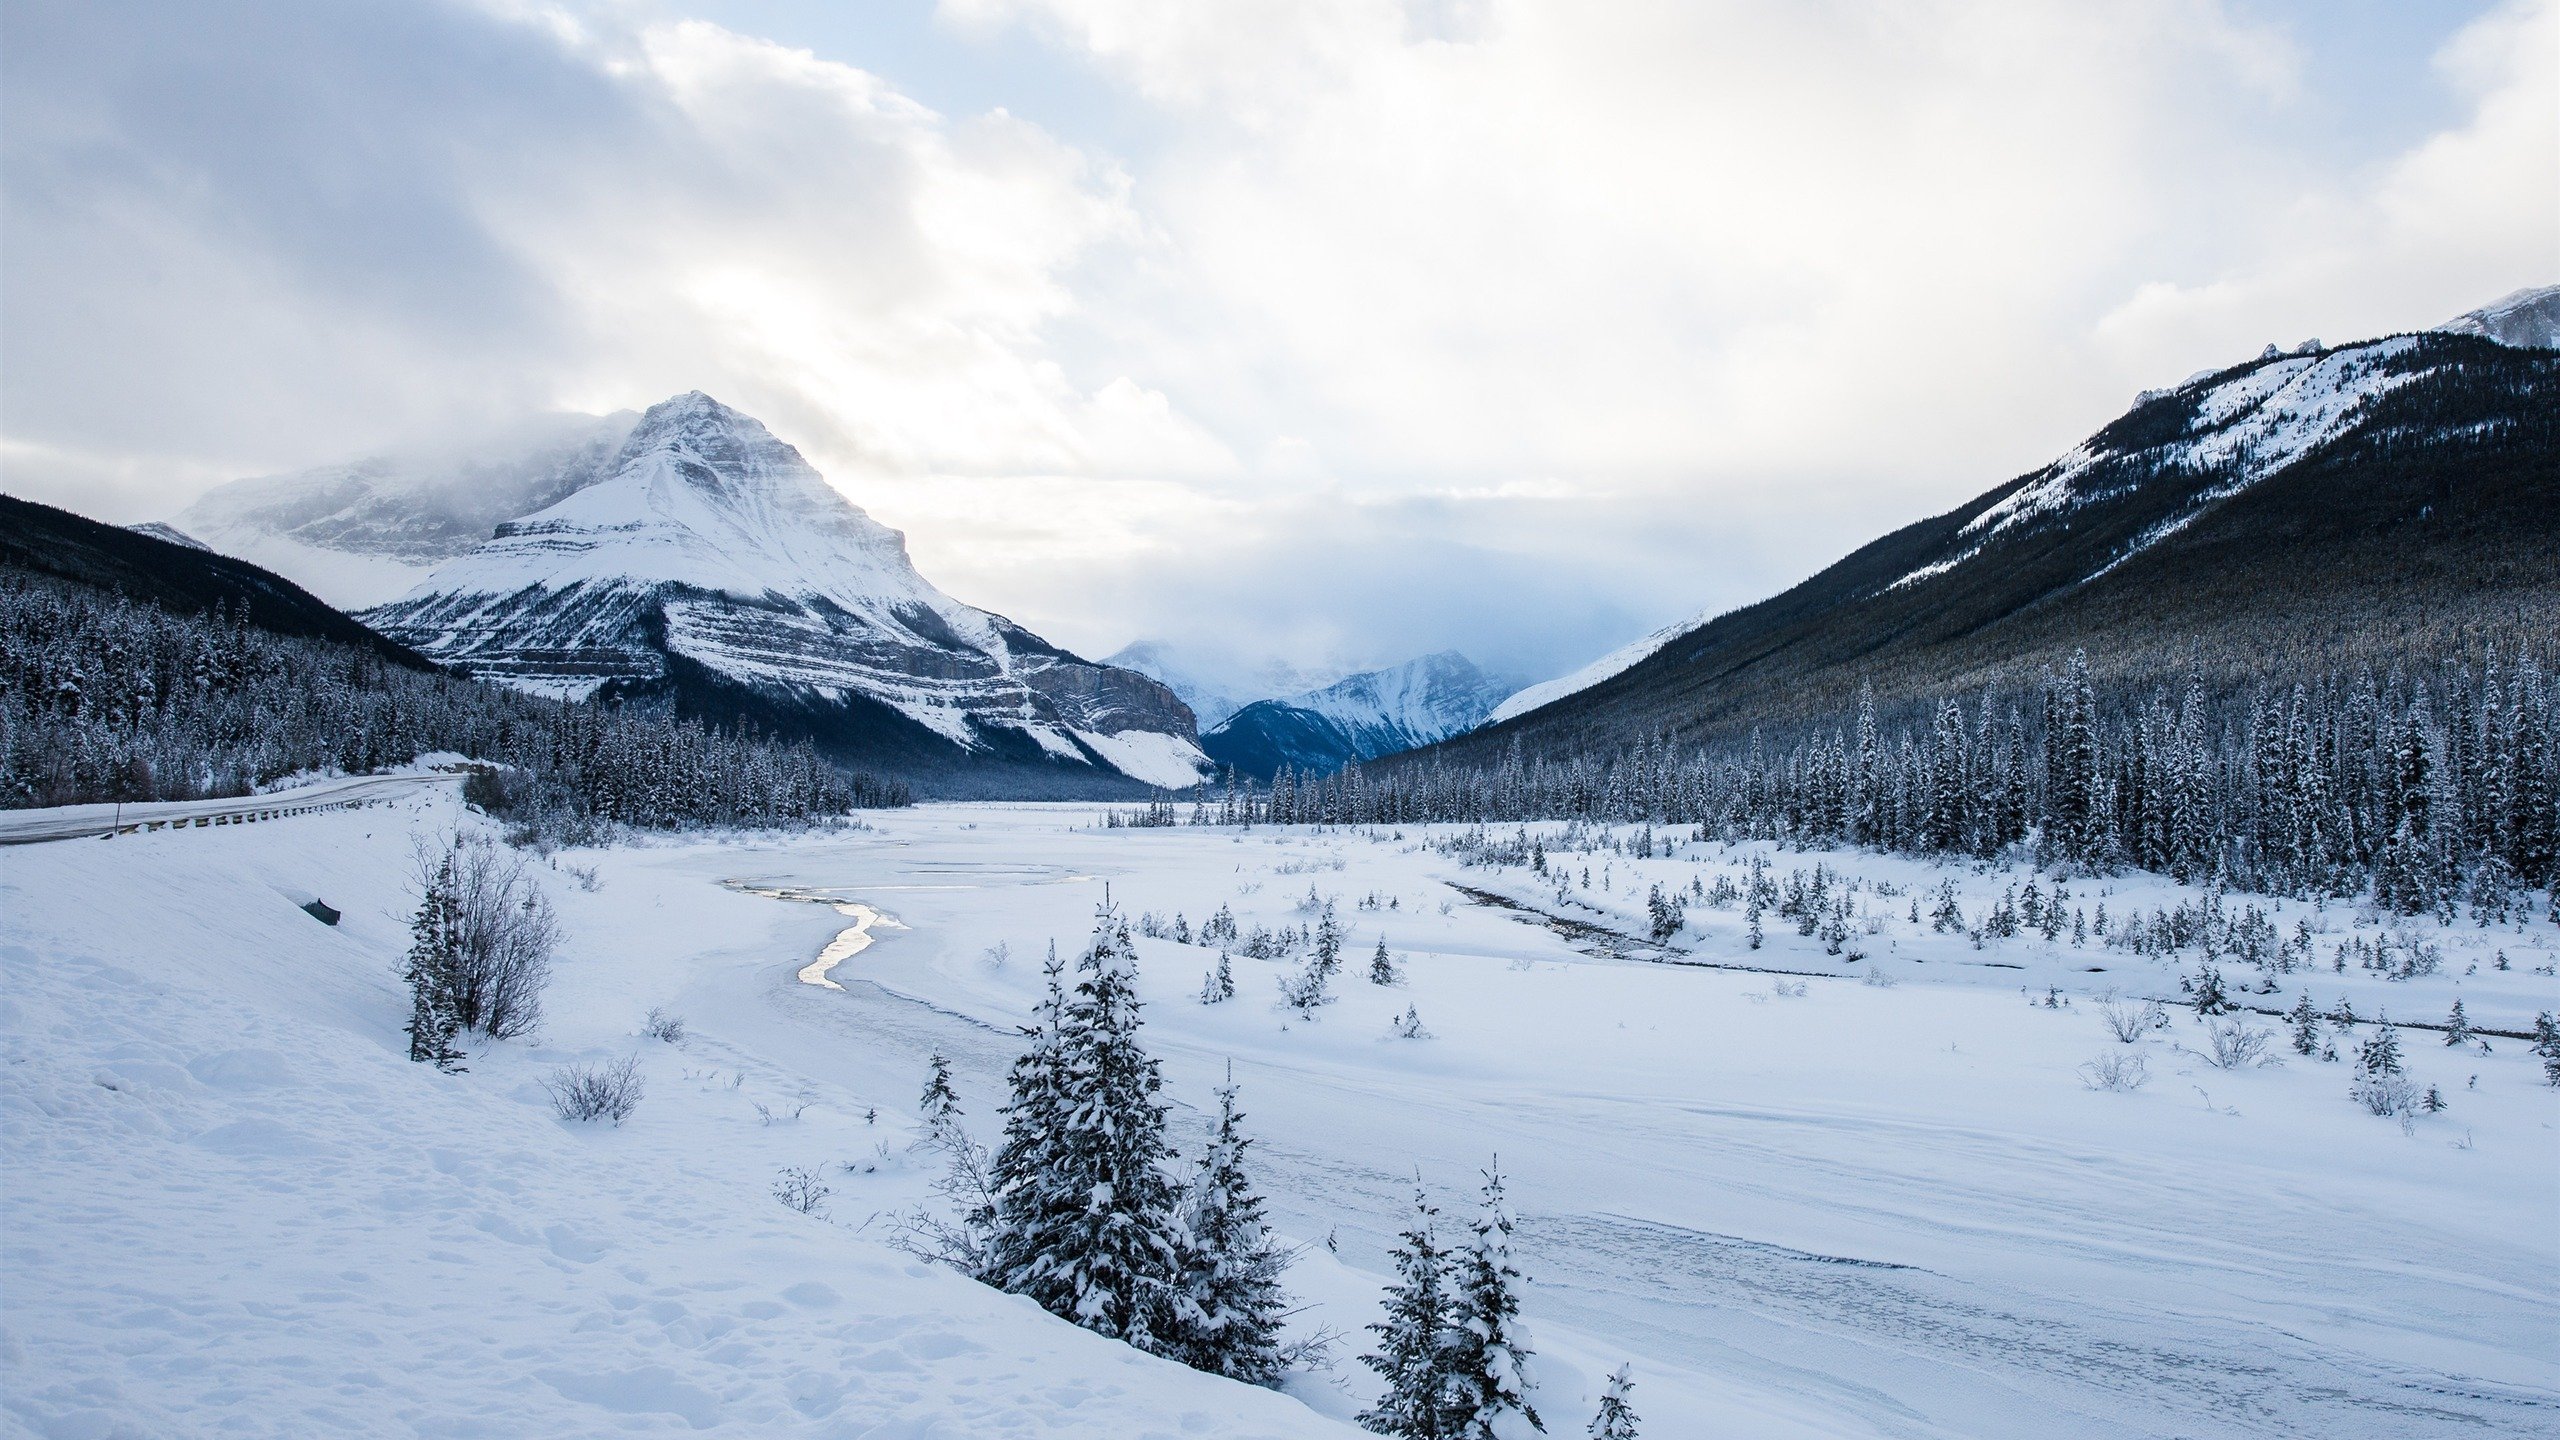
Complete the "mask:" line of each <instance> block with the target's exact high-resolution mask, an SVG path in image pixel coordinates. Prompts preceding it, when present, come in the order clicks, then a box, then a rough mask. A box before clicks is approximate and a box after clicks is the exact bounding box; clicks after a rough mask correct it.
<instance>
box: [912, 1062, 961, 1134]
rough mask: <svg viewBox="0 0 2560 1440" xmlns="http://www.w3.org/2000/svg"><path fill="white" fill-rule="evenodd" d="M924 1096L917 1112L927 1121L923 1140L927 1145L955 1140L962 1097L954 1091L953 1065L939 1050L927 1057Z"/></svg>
mask: <svg viewBox="0 0 2560 1440" xmlns="http://www.w3.org/2000/svg"><path fill="white" fill-rule="evenodd" d="M925 1063H926V1064H927V1065H929V1066H930V1067H932V1068H931V1069H930V1070H928V1071H927V1072H926V1075H925V1080H924V1094H923V1095H922V1096H921V1097H919V1098H918V1099H917V1101H916V1112H917V1114H918V1115H919V1116H921V1117H922V1118H923V1120H924V1136H925V1139H926V1140H928V1141H943V1140H948V1139H950V1138H952V1137H953V1135H954V1134H956V1133H957V1131H958V1130H959V1128H960V1096H959V1094H958V1093H957V1092H955V1091H954V1090H953V1089H952V1088H951V1062H950V1061H948V1060H945V1059H944V1058H942V1052H941V1051H939V1050H936V1051H934V1052H933V1054H932V1055H931V1056H929V1057H927V1059H926V1062H925Z"/></svg>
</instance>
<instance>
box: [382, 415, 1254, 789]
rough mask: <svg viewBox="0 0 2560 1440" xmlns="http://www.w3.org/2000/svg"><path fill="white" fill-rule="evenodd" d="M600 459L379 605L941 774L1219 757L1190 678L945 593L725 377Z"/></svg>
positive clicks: (526, 655) (1086, 785)
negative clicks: (1186, 699)
mask: <svg viewBox="0 0 2560 1440" xmlns="http://www.w3.org/2000/svg"><path fill="white" fill-rule="evenodd" d="M597 469H598V471H599V472H600V478H597V479H595V480H594V481H592V482H591V483H589V484H586V485H584V486H582V487H580V488H578V489H576V490H574V491H572V492H571V493H569V494H568V495H566V496H564V497H562V498H560V499H558V500H557V501H555V502H554V503H552V504H550V505H548V506H546V507H544V508H541V509H538V510H535V511H533V512H532V513H529V514H526V515H522V516H520V517H517V518H514V519H511V520H508V521H506V522H504V523H502V524H500V525H499V526H497V527H496V533H495V534H494V535H493V536H491V537H490V538H488V539H487V540H486V541H485V542H484V543H481V544H480V545H478V546H476V547H475V548H473V549H471V550H469V551H468V552H467V553H465V554H462V555H459V556H457V557H455V558H453V559H451V560H448V561H446V562H445V563H443V564H441V565H439V566H437V567H436V568H435V570H434V571H433V572H432V573H431V574H429V575H428V577H427V578H426V579H425V580H424V581H422V582H420V583H419V584H418V585H417V587H416V588H415V589H413V590H412V591H410V592H409V593H408V594H406V595H404V596H402V597H401V598H399V599H398V600H395V601H392V602H390V603H388V604H384V605H381V606H377V607H375V608H373V609H370V610H368V611H366V612H365V618H366V619H367V620H368V621H369V622H370V623H372V624H374V625H375V626H377V627H378V628H380V629H382V630H383V631H384V633H386V634H390V635H393V636H395V637H397V638H399V639H401V640H403V641H405V642H406V643H409V644H411V645H414V646H416V647H417V648H418V649H419V650H420V651H422V652H423V653H426V654H428V655H431V656H433V657H434V658H436V659H438V660H440V661H443V662H445V663H448V664H454V665H460V666H464V667H467V668H468V669H470V670H471V671H472V673H474V674H476V675H480V676H483V677H485V678H488V679H491V680H495V681H498V682H499V683H502V684H506V685H510V686H513V687H515V688H517V689H521V690H526V691H530V692H533V693H536V694H545V695H555V696H560V697H564V698H602V699H606V700H612V701H618V702H622V703H639V704H650V705H670V706H673V707H674V708H675V709H676V710H678V711H679V712H681V713H687V714H698V715H701V716H703V717H705V718H709V719H714V720H719V721H722V722H725V723H742V724H749V725H753V726H755V727H756V728H758V729H760V730H764V731H767V732H770V733H775V734H780V735H785V736H792V737H800V736H805V737H807V738H809V739H811V740H812V741H814V742H815V743H816V744H817V745H818V746H819V747H820V748H821V750H823V751H825V752H827V753H829V754H832V755H836V756H838V757H840V758H844V759H847V760H859V761H860V762H861V763H864V764H867V765H872V766H875V767H880V768H885V769H891V770H896V771H900V772H912V773H915V774H917V775H919V776H921V777H926V778H927V779H928V781H929V782H930V783H933V784H937V785H939V786H941V787H942V788H944V789H946V790H952V789H957V790H971V789H977V788H982V787H994V788H999V789H1005V788H1010V789H1013V790H1019V791H1022V792H1025V793H1035V794H1036V793H1082V792H1086V791H1094V792H1097V793H1107V792H1110V791H1112V790H1113V789H1115V788H1127V787H1130V786H1132V785H1133V784H1144V785H1149V786H1166V785H1177V786H1178V785H1186V784H1189V783H1191V782H1192V781H1193V780H1194V779H1196V778H1197V777H1198V775H1199V774H1200V772H1201V770H1202V769H1203V767H1204V766H1205V763H1206V762H1205V759H1204V757H1202V755H1201V754H1200V751H1199V748H1198V745H1197V741H1196V731H1195V729H1194V725H1193V721H1192V717H1191V713H1190V711H1189V710H1188V709H1186V708H1185V707H1184V706H1183V704H1182V702H1181V701H1180V700H1178V699H1177V698H1175V697H1174V695H1173V694H1172V692H1170V691H1169V690H1167V689H1165V687H1163V686H1162V685H1160V684H1158V683H1156V682H1155V681H1152V680H1149V679H1147V678H1146V677H1145V676H1142V675H1139V674H1137V673H1135V672H1133V671H1128V670H1122V669H1117V668H1114V667H1111V666H1106V665H1096V664H1094V663H1092V662H1090V661H1087V660H1084V659H1081V658H1079V657H1077V656H1075V655H1073V654H1070V653H1069V652H1067V651H1065V650H1062V649H1060V648H1058V647H1056V646H1054V645H1051V644H1049V643H1048V642H1047V641H1045V640H1042V639H1041V638H1040V637H1039V636H1037V635H1034V634H1032V633H1031V632H1030V631H1028V630H1026V629H1024V628H1023V627H1021V626H1019V625H1016V624H1014V623H1013V622H1012V621H1010V620H1007V619H1005V618H1004V617H1002V616H998V615H993V614H990V613H988V612H986V611H983V610H979V609H977V608H975V607H973V606H969V605H965V604H962V603H961V602H959V601H957V600H954V599H952V598H951V597H950V596H948V595H945V594H944V593H942V591H940V590H939V589H937V588H935V587H934V586H933V585H932V583H931V582H929V581H927V580H926V579H925V578H924V577H923V576H922V575H920V574H918V573H917V572H916V569H915V567H914V565H913V563H912V562H911V561H910V560H909V559H908V557H907V552H906V543H905V539H904V537H903V536H901V535H900V534H899V533H898V532H897V531H895V530H892V529H890V528H888V527H887V526H885V525H882V524H880V523H879V522H878V521H876V520H873V519H872V518H871V517H870V516H869V515H867V514H865V513H863V511H862V510H861V509H860V508H858V507H857V506H855V505H853V504H852V503H851V502H850V501H847V500H846V499H845V498H844V497H843V496H842V495H840V494H838V493H837V492H836V491H835V490H834V489H833V488H831V487H830V486H828V485H827V483H826V482H825V480H824V479H823V478H821V477H820V476H819V474H818V472H817V471H816V470H814V469H812V468H810V466H809V465H808V463H807V462H806V461H804V460H803V459H802V458H801V457H800V454H799V452H798V451H796V450H794V449H793V448H792V447H790V446H789V445H786V444H784V443H783V442H782V441H780V440H778V439H776V438H774V436H773V435H772V433H771V432H770V431H768V430H766V429H765V427H764V426H763V425H761V424H759V423H758V422H756V421H755V420H754V419H752V418H751V417H748V416H746V415H743V414H740V413H739V412H737V411H735V410H732V409H730V408H728V407H727V406H725V405H722V404H720V403H719V402H718V401H716V400H713V399H711V398H710V397H709V396H707V395H703V394H701V393H699V392H695V393H692V394H687V395H680V396H677V397H675V398H674V399H671V400H668V401H665V402H663V403H661V404H659V405H656V406H653V407H651V408H650V409H649V411H648V412H647V413H646V414H645V415H643V416H641V417H640V418H639V420H638V422H637V423H636V424H635V425H634V426H632V427H631V428H630V430H629V432H628V434H627V435H626V436H625V437H624V438H623V439H622V440H621V442H620V443H619V444H618V445H617V446H616V448H615V449H614V451H613V452H612V454H611V455H609V456H608V457H607V458H606V459H605V460H604V461H603V462H602V463H601V464H600V465H599V466H598V467H597Z"/></svg>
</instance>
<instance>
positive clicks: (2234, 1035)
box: [2197, 1020, 2276, 1070]
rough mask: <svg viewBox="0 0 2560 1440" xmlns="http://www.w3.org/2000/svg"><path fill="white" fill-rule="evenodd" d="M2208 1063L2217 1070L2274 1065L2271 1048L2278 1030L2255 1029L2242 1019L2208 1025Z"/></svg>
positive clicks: (2205, 1031) (2205, 1028)
mask: <svg viewBox="0 0 2560 1440" xmlns="http://www.w3.org/2000/svg"><path fill="white" fill-rule="evenodd" d="M2204 1035H2205V1047H2206V1048H2205V1049H2204V1050H2203V1051H2201V1052H2197V1053H2200V1054H2202V1055H2203V1057H2204V1060H2205V1063H2206V1064H2209V1065H2211V1066H2213V1067H2214V1068H2215V1069H2217V1070H2246V1069H2248V1068H2250V1067H2251V1066H2256V1065H2272V1064H2274V1063H2275V1056H2274V1054H2273V1053H2272V1052H2271V1047H2272V1046H2273V1045H2274V1044H2275V1038H2276V1032H2274V1031H2273V1030H2259V1029H2255V1028H2253V1027H2251V1026H2249V1025H2247V1024H2245V1023H2243V1022H2241V1021H2239V1020H2216V1021H2212V1022H2211V1023H2209V1024H2207V1025H2206V1026H2205V1027H2204Z"/></svg>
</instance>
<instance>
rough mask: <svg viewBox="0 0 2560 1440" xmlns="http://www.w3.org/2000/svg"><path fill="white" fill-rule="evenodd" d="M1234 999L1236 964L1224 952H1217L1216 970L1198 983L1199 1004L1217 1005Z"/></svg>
mask: <svg viewBox="0 0 2560 1440" xmlns="http://www.w3.org/2000/svg"><path fill="white" fill-rule="evenodd" d="M1234 998H1236V962H1235V960H1234V958H1233V957H1231V956H1230V955H1228V954H1227V952H1226V951H1224V950H1220V951H1219V952H1218V968H1217V969H1215V970H1212V971H1210V972H1209V974H1208V977H1207V978H1206V979H1204V980H1202V981H1201V982H1200V1003H1201V1004H1203V1005H1217V1004H1221V1003H1223V1002H1225V1001H1228V1000H1233V999H1234Z"/></svg>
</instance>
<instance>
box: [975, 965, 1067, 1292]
mask: <svg viewBox="0 0 2560 1440" xmlns="http://www.w3.org/2000/svg"><path fill="white" fill-rule="evenodd" d="M1064 970H1065V967H1064V964H1063V962H1061V961H1060V960H1059V959H1058V951H1057V947H1056V946H1055V945H1052V946H1051V947H1050V948H1049V959H1048V962H1047V963H1046V964H1045V965H1044V966H1043V967H1042V971H1041V973H1042V974H1043V976H1044V977H1046V979H1047V981H1048V990H1047V993H1046V994H1045V995H1044V996H1043V997H1042V998H1041V1001H1040V1005H1039V1008H1038V1010H1037V1011H1036V1012H1035V1019H1034V1022H1033V1024H1032V1025H1031V1026H1030V1028H1029V1029H1028V1030H1027V1031H1026V1032H1025V1037H1026V1038H1027V1039H1028V1040H1029V1041H1030V1043H1029V1044H1028V1045H1026V1046H1024V1047H1023V1051H1022V1053H1021V1054H1020V1055H1018V1056H1016V1057H1014V1062H1013V1069H1012V1071H1011V1072H1010V1073H1009V1074H1008V1075H1007V1076H1006V1089H1007V1090H1008V1092H1009V1098H1008V1099H1007V1100H1006V1101H1005V1104H1004V1107H1003V1110H1004V1117H1005V1119H1004V1139H1003V1141H1002V1142H1001V1143H1000V1144H998V1145H997V1147H996V1153H995V1158H994V1160H993V1161H992V1162H991V1163H990V1165H989V1169H988V1172H987V1187H988V1191H989V1196H988V1199H987V1201H986V1202H985V1208H984V1209H983V1210H982V1211H980V1212H978V1213H975V1214H972V1215H970V1216H968V1217H966V1221H965V1223H966V1225H967V1226H968V1228H970V1229H971V1230H972V1231H974V1232H977V1233H979V1234H983V1235H984V1236H985V1244H984V1245H983V1246H982V1247H981V1249H980V1264H979V1268H978V1270H977V1273H976V1278H977V1279H978V1280H979V1281H981V1282H983V1283H985V1284H988V1285H992V1286H995V1287H996V1288H997V1289H999V1290H1012V1291H1016V1292H1017V1293H1028V1289H1027V1287H1028V1286H1029V1285H1030V1284H1031V1283H1032V1282H1033V1281H1034V1280H1036V1279H1038V1278H1040V1277H1041V1275H1042V1274H1043V1273H1044V1272H1045V1270H1046V1269H1047V1267H1048V1264H1049V1260H1048V1257H1049V1256H1050V1255H1051V1254H1052V1253H1053V1252H1054V1251H1056V1250H1057V1249H1059V1248H1060V1247H1061V1246H1062V1245H1063V1244H1064V1235H1065V1232H1066V1229H1067V1226H1068V1223H1069V1221H1070V1219H1071V1217H1073V1216H1074V1215H1076V1214H1077V1213H1079V1212H1080V1211H1081V1210H1082V1208H1083V1204H1084V1198H1085V1197H1083V1196H1081V1195H1077V1194H1073V1193H1071V1192H1070V1189H1069V1186H1068V1182H1067V1176H1068V1174H1069V1167H1068V1159H1067V1155H1066V1149H1067V1135H1066V1131H1065V1128H1064V1126H1063V1125H1062V1123H1061V1120H1062V1118H1063V1117H1062V1112H1063V1109H1064V1105H1065V1099H1064V1094H1063V1092H1064V1089H1065V1084H1066V1067H1067V1063H1068V1054H1067V1049H1068V1044H1067V1036H1066V1034H1065V1033H1064V1032H1065V1027H1066V1018H1067V997H1066V982H1065V979H1064ZM1042 1303H1043V1305H1044V1306H1045V1305H1046V1304H1047V1302H1046V1301H1045V1300H1044V1301H1043V1302H1042Z"/></svg>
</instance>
